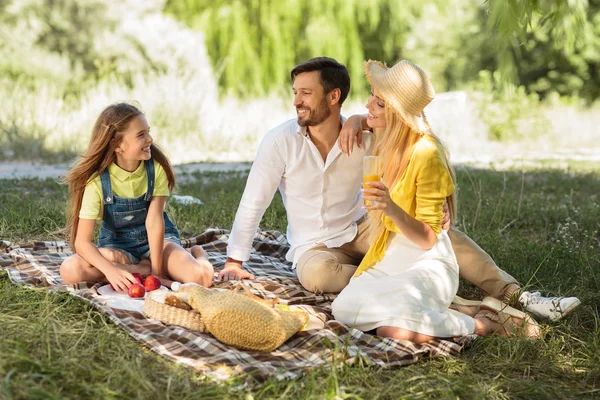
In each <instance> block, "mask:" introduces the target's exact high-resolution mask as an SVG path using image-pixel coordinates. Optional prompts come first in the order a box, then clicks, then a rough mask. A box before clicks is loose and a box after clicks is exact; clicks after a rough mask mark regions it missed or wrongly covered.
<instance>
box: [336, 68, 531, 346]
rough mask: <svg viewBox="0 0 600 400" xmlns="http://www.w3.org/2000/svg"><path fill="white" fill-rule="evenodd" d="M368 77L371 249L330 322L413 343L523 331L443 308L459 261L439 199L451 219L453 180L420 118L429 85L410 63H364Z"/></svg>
mask: <svg viewBox="0 0 600 400" xmlns="http://www.w3.org/2000/svg"><path fill="white" fill-rule="evenodd" d="M365 73H366V75H367V79H368V80H369V82H370V83H371V86H372V91H371V96H370V97H369V100H368V102H367V109H368V110H369V115H368V118H367V124H368V125H369V126H370V127H371V128H373V130H374V131H375V136H376V141H375V150H374V152H373V154H374V155H377V156H379V158H380V160H381V164H382V171H383V178H382V181H381V182H370V183H369V187H365V188H364V189H363V193H364V199H365V200H368V201H369V202H368V203H369V204H370V205H369V206H366V208H367V209H368V211H369V220H368V234H369V236H370V243H371V247H370V249H369V251H368V252H367V254H366V255H365V257H364V259H363V261H362V263H361V264H360V265H359V267H358V269H357V270H356V273H355V274H354V276H353V278H352V279H351V280H350V283H349V284H348V286H347V287H346V288H345V289H344V290H342V292H341V293H340V294H339V296H338V297H337V298H336V300H335V301H334V302H333V304H332V311H333V314H334V316H335V318H336V319H337V320H339V321H341V322H344V323H346V324H349V325H352V326H354V327H356V328H357V329H360V330H363V331H369V330H373V329H376V330H377V331H376V332H377V334H378V335H380V336H385V337H391V338H395V339H402V340H410V341H412V342H415V343H423V342H427V341H429V340H431V339H433V338H449V337H455V336H464V335H467V334H472V333H475V334H477V335H481V336H483V335H491V334H493V333H498V334H503V335H510V334H513V333H515V332H517V331H519V329H518V328H519V325H518V324H519V323H523V324H524V325H525V324H527V325H529V324H528V322H530V320H528V321H521V320H519V319H518V318H513V317H511V316H510V315H508V314H504V313H495V312H493V311H491V310H485V309H483V307H482V311H480V312H479V313H478V314H477V315H476V316H475V318H472V317H470V316H468V315H465V314H461V313H459V312H457V311H454V310H451V309H449V308H448V306H449V305H450V304H451V302H452V300H453V299H454V296H455V295H456V292H457V290H458V264H457V262H456V257H455V255H454V251H453V249H452V245H451V243H450V239H449V238H448V235H447V233H446V232H445V231H443V230H442V229H441V222H442V216H443V212H442V207H443V205H444V203H445V202H446V200H447V202H448V208H449V213H450V218H451V220H455V217H454V214H455V209H456V202H455V196H454V190H455V178H454V173H453V171H452V168H451V167H450V164H449V162H448V157H447V153H446V151H445V149H444V146H443V145H442V143H441V142H440V140H439V139H438V138H437V137H436V136H435V135H433V134H432V133H431V131H430V129H429V124H428V123H427V120H426V119H425V115H424V113H423V109H424V108H425V106H426V105H427V104H429V102H431V100H432V99H433V97H434V94H435V92H434V89H433V87H432V85H431V82H430V81H429V78H428V77H427V75H426V74H425V72H423V70H422V69H421V68H419V67H418V66H417V65H415V64H413V63H411V62H409V61H400V62H399V63H397V64H396V65H394V66H393V67H392V68H389V69H388V68H387V67H386V66H385V65H384V64H382V63H380V62H377V61H368V62H366V63H365ZM531 325H533V324H531ZM525 328H527V329H524V330H522V332H523V333H527V332H530V333H531V335H537V334H538V330H537V327H536V326H526V327H525Z"/></svg>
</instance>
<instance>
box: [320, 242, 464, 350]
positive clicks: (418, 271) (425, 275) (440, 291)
mask: <svg viewBox="0 0 600 400" xmlns="http://www.w3.org/2000/svg"><path fill="white" fill-rule="evenodd" d="M389 241H390V243H389V246H388V248H387V250H386V252H385V255H384V257H383V259H382V260H381V261H380V262H379V263H377V264H375V266H374V267H373V268H371V269H369V270H367V271H365V272H363V273H362V274H361V275H359V276H358V277H355V278H352V279H351V280H350V283H349V284H348V286H346V288H344V290H342V292H341V293H340V294H339V295H338V297H337V298H336V299H335V300H334V302H333V303H332V304H331V308H332V311H333V315H334V317H335V319H336V320H338V321H340V322H343V323H345V324H348V325H350V326H353V327H355V328H356V329H359V330H362V331H369V330H371V329H375V328H378V327H380V326H395V327H398V328H403V329H407V330H409V331H412V332H417V333H422V334H425V335H429V336H435V337H439V338H447V337H454V336H465V335H468V334H471V333H473V332H474V330H475V321H474V320H473V318H471V317H469V316H468V315H465V314H461V313H459V312H457V311H454V310H450V309H448V306H449V305H450V303H452V300H453V299H454V296H455V295H456V292H457V290H458V264H457V262H456V257H455V255H454V250H452V245H451V243H450V239H449V238H448V234H447V233H446V232H445V231H442V232H441V233H440V234H439V235H438V238H437V243H436V244H435V245H434V246H433V248H432V249H430V250H422V249H421V248H420V247H418V246H417V245H416V244H414V243H413V242H411V241H410V240H408V239H407V238H406V236H404V235H402V234H393V233H392V234H391V235H390V239H389Z"/></svg>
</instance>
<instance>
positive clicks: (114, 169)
mask: <svg viewBox="0 0 600 400" xmlns="http://www.w3.org/2000/svg"><path fill="white" fill-rule="evenodd" d="M145 172H146V168H145V167H144V163H143V162H140V165H139V166H138V167H137V169H136V170H135V171H133V172H129V171H125V170H124V169H123V168H121V167H119V166H118V165H117V164H115V163H112V164H110V166H109V167H108V173H109V174H110V175H111V176H113V177H114V178H116V179H117V180H119V181H121V182H125V181H127V180H129V179H135V178H140V177H142V176H144V173H145Z"/></svg>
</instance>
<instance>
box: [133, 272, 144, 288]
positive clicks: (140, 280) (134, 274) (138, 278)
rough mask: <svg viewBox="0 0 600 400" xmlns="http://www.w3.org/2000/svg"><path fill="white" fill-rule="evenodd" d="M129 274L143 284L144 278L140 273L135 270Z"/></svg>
mask: <svg viewBox="0 0 600 400" xmlns="http://www.w3.org/2000/svg"><path fill="white" fill-rule="evenodd" d="M131 275H133V277H134V278H135V280H136V281H138V283H139V284H140V285H142V286H144V278H142V275H140V274H139V273H137V272H134V273H132V274H131Z"/></svg>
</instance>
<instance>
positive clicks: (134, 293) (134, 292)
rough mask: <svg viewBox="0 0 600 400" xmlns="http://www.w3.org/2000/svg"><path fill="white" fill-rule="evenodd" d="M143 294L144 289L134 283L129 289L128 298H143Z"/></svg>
mask: <svg viewBox="0 0 600 400" xmlns="http://www.w3.org/2000/svg"><path fill="white" fill-rule="evenodd" d="M145 294H146V289H144V287H143V286H142V285H140V284H139V283H136V284H134V285H131V286H130V287H129V297H133V298H140V297H144V295H145Z"/></svg>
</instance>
